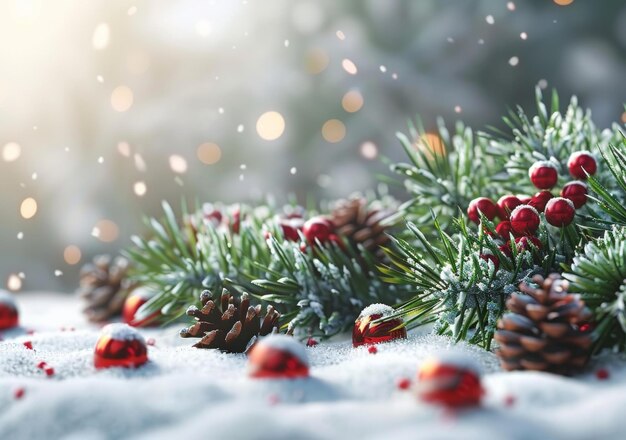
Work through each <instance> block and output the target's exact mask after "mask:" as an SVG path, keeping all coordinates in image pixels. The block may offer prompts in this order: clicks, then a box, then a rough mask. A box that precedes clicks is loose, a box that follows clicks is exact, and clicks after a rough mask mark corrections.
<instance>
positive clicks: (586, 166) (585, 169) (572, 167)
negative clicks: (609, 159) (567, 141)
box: [567, 151, 598, 179]
mask: <svg viewBox="0 0 626 440" xmlns="http://www.w3.org/2000/svg"><path fill="white" fill-rule="evenodd" d="M567 167H568V168H569V173H570V174H571V175H572V177H574V178H576V179H586V178H587V174H589V175H590V176H593V175H594V174H595V173H596V170H597V169H598V164H597V163H596V159H595V158H594V157H593V156H592V155H591V153H590V152H589V151H577V152H576V153H572V155H571V156H570V157H569V160H568V161H567Z"/></svg>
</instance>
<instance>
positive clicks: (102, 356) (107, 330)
mask: <svg viewBox="0 0 626 440" xmlns="http://www.w3.org/2000/svg"><path fill="white" fill-rule="evenodd" d="M146 362H148V347H147V346H146V341H145V340H144V339H143V336H141V334H140V333H139V332H138V331H137V330H135V329H134V328H132V327H130V326H128V325H126V324H109V325H107V326H105V327H104V328H103V329H102V332H101V333H100V337H99V338H98V342H97V343H96V350H95V353H94V366H95V367H96V368H97V369H102V368H111V367H124V368H136V367H139V366H141V365H143V364H145V363H146Z"/></svg>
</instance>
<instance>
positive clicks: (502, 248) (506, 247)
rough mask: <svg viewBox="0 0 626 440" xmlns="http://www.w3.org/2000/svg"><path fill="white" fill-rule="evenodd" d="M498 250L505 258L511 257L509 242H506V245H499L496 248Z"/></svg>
mask: <svg viewBox="0 0 626 440" xmlns="http://www.w3.org/2000/svg"><path fill="white" fill-rule="evenodd" d="M498 249H499V250H500V252H502V253H503V254H504V255H506V256H507V257H511V256H512V255H513V251H512V250H511V242H510V241H507V242H506V243H504V244H501V245H500V246H498Z"/></svg>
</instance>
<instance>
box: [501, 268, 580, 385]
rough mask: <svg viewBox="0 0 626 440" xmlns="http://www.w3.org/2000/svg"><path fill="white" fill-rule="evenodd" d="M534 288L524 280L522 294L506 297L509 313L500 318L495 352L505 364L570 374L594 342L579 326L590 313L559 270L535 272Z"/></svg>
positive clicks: (577, 368)
mask: <svg viewBox="0 0 626 440" xmlns="http://www.w3.org/2000/svg"><path fill="white" fill-rule="evenodd" d="M533 282H534V283H536V284H537V285H539V288H537V289H535V288H533V287H531V286H529V285H528V284H526V283H522V284H520V286H519V288H520V290H521V291H522V292H524V293H526V295H519V294H515V293H514V294H513V295H512V296H511V297H510V298H509V300H508V301H507V302H506V306H507V308H508V309H509V311H510V312H511V313H507V314H506V315H504V316H503V317H502V319H500V321H499V322H498V330H497V332H496V334H495V340H496V341H497V342H499V343H500V348H499V349H498V350H497V351H496V354H497V355H498V357H499V358H500V362H501V365H502V368H504V369H505V370H537V371H548V372H551V373H558V374H566V375H569V374H572V373H574V372H576V370H579V369H581V368H582V367H584V366H585V364H586V363H587V360H588V359H589V355H590V347H591V343H592V339H591V334H590V332H589V331H583V330H581V329H580V326H581V325H583V324H585V323H587V322H588V321H589V320H590V319H591V317H592V314H591V312H590V311H589V309H588V308H587V307H586V305H585V302H584V301H582V300H581V299H580V298H579V296H578V295H573V294H568V293H567V288H568V283H567V281H566V280H563V279H561V277H560V276H559V275H558V274H552V275H550V276H549V277H548V278H546V279H545V280H544V278H543V277H542V276H540V275H536V276H535V277H533Z"/></svg>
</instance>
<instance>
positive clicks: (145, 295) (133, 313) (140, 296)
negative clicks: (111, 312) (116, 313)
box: [122, 287, 161, 327]
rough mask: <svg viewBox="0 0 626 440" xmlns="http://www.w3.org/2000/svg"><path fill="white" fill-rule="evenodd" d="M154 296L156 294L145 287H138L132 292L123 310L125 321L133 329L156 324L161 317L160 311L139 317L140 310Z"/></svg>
mask: <svg viewBox="0 0 626 440" xmlns="http://www.w3.org/2000/svg"><path fill="white" fill-rule="evenodd" d="M154 295H155V293H154V292H153V291H151V290H148V289H146V288H144V287H138V288H136V289H135V290H133V291H132V292H130V294H129V295H128V297H127V298H126V301H124V307H123V308H122V319H123V321H124V322H125V323H126V324H129V325H132V326H133V327H146V326H148V325H154V324H156V323H157V321H158V318H159V316H160V315H161V314H160V313H159V312H158V311H156V312H154V313H152V314H150V315H147V316H139V315H137V311H138V310H139V308H140V307H141V306H143V305H144V304H145V303H147V302H148V300H149V299H150V298H152V297H153V296H154Z"/></svg>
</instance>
